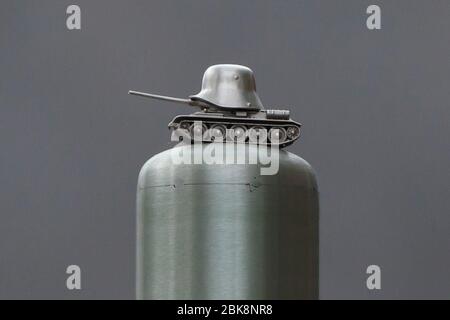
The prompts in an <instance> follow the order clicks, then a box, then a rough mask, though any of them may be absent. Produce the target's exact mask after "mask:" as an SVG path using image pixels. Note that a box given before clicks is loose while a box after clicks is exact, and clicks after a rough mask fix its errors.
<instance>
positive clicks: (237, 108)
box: [129, 64, 301, 147]
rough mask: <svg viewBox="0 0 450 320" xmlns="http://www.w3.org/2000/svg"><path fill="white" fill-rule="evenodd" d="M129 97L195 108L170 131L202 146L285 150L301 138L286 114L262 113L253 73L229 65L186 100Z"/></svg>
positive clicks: (212, 70)
mask: <svg viewBox="0 0 450 320" xmlns="http://www.w3.org/2000/svg"><path fill="white" fill-rule="evenodd" d="M129 94H132V95H138V96H143V97H147V98H153V99H159V100H165V101H172V102H178V103H184V104H188V105H190V106H193V107H198V108H200V109H201V111H198V112H195V113H193V114H190V115H179V116H176V117H175V118H174V119H173V120H172V121H171V122H170V123H169V128H170V129H171V130H177V132H178V133H180V132H181V134H182V135H181V136H182V138H183V139H188V140H191V141H196V140H202V141H203V142H211V141H213V140H214V141H217V140H218V139H221V140H222V141H227V142H228V141H234V142H239V143H255V144H276V145H279V146H280V147H285V146H288V145H290V144H292V143H293V142H294V141H295V140H297V139H298V138H299V136H300V127H301V124H300V123H298V122H295V121H293V120H291V119H290V113H289V110H275V109H267V110H266V109H264V107H263V104H262V103H261V100H260V99H259V97H258V95H257V93H256V85H255V78H254V76H253V72H252V70H250V69H249V68H247V67H244V66H240V65H232V64H222V65H214V66H211V67H209V68H208V69H207V70H206V72H205V74H204V76H203V81H202V89H201V91H200V92H199V93H198V94H196V95H192V96H190V97H189V99H180V98H173V97H167V96H161V95H155V94H149V93H143V92H138V91H132V90H130V91H129Z"/></svg>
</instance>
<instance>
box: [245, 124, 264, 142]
mask: <svg viewBox="0 0 450 320" xmlns="http://www.w3.org/2000/svg"><path fill="white" fill-rule="evenodd" d="M248 139H249V143H255V144H265V143H267V129H266V128H264V127H261V126H254V127H251V128H250V130H248Z"/></svg>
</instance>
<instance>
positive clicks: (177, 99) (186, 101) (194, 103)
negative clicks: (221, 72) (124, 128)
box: [128, 90, 204, 108]
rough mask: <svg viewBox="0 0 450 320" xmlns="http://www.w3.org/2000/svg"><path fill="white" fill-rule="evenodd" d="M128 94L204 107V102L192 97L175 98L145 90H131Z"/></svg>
mask: <svg viewBox="0 0 450 320" xmlns="http://www.w3.org/2000/svg"><path fill="white" fill-rule="evenodd" d="M128 94H131V95H135V96H141V97H145V98H151V99H157V100H163V101H171V102H178V103H183V104H187V105H190V106H192V107H200V108H201V107H204V105H203V104H202V103H199V102H197V101H192V100H191V99H181V98H174V97H168V96H161V95H158V94H151V93H145V92H139V91H134V90H129V91H128Z"/></svg>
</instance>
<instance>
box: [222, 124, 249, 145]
mask: <svg viewBox="0 0 450 320" xmlns="http://www.w3.org/2000/svg"><path fill="white" fill-rule="evenodd" d="M245 139H247V127H246V126H243V125H234V126H232V127H231V128H230V129H229V130H228V134H227V140H228V141H234V142H245Z"/></svg>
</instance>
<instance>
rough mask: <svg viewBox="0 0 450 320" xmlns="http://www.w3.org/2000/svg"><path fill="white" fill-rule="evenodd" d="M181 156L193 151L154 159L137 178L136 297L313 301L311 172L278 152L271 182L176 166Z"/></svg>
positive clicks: (228, 168) (314, 199)
mask: <svg viewBox="0 0 450 320" xmlns="http://www.w3.org/2000/svg"><path fill="white" fill-rule="evenodd" d="M204 148H205V147H202V148H200V149H197V150H196V151H193V152H194V153H196V152H203V149H204ZM246 148H247V151H248V152H250V153H255V152H257V150H258V146H254V145H247V146H246ZM180 150H181V151H183V152H190V151H189V150H192V149H191V146H181V147H175V148H173V149H170V150H167V151H164V152H162V153H160V154H157V155H155V156H154V157H152V158H151V159H150V160H148V161H147V162H146V163H145V165H144V166H143V168H142V169H141V172H140V174H139V181H138V192H137V279H136V280H137V298H138V299H316V298H318V265H319V264H318V255H319V251H318V245H319V243H318V239H319V238H318V236H319V230H318V218H319V216H318V214H319V213H318V212H319V208H318V191H317V184H316V180H315V176H314V173H313V170H312V168H311V166H310V165H309V164H308V163H307V162H306V161H304V160H303V159H302V158H300V157H298V156H296V155H294V154H292V153H289V152H287V151H284V150H280V151H279V172H278V174H276V175H271V176H269V175H266V176H264V175H261V173H260V167H261V166H260V165H249V164H239V165H238V164H221V165H218V164H215V165H208V164H178V165H176V164H174V163H173V161H172V156H173V154H174V153H176V152H180Z"/></svg>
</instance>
